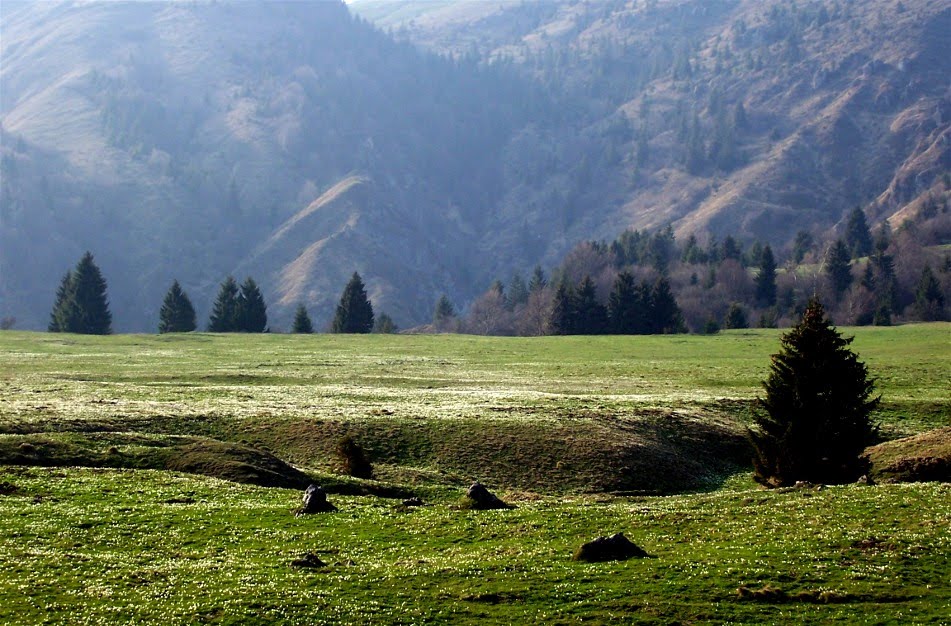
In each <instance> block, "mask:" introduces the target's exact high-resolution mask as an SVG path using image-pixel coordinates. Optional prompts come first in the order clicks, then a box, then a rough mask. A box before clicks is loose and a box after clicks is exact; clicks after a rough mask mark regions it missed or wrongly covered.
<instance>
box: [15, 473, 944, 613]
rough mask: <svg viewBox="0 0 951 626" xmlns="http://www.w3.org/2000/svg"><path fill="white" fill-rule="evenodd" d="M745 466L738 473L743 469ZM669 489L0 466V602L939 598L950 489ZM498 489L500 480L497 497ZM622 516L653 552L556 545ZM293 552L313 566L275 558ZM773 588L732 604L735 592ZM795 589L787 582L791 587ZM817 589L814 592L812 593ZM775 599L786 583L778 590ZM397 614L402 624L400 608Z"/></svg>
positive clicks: (463, 607)
mask: <svg viewBox="0 0 951 626" xmlns="http://www.w3.org/2000/svg"><path fill="white" fill-rule="evenodd" d="M743 480H746V479H743ZM743 480H740V481H739V482H737V481H734V488H730V489H727V490H725V491H722V492H714V493H709V494H703V495H684V496H669V497H639V498H605V497H603V496H597V497H595V496H575V497H569V498H541V499H538V498H532V499H530V500H524V501H518V502H517V504H518V508H517V509H514V510H508V511H458V510H454V509H453V508H452V507H451V501H449V500H437V501H435V502H434V503H430V505H429V506H424V507H419V508H416V509H413V510H411V511H406V510H399V509H398V508H397V507H395V505H394V501H393V500H389V499H380V498H375V497H351V496H333V497H332V499H333V501H334V503H335V504H336V505H337V506H338V507H339V509H340V510H339V512H337V513H332V514H325V515H314V516H308V517H306V518H295V517H294V516H293V509H294V508H295V507H296V506H297V505H298V502H299V492H297V491H288V490H281V489H262V488H257V487H250V486H243V485H236V484H233V483H227V482H221V481H215V480H211V479H202V478H193V477H188V476H184V475H179V474H168V473H158V472H149V471H146V472H143V471H115V470H108V471H91V470H43V469H18V468H10V469H7V470H3V471H0V481H5V482H13V483H16V484H18V485H19V486H20V490H21V493H19V494H17V495H4V496H0V515H3V516H4V519H5V520H6V523H5V524H4V526H3V528H2V531H0V558H2V559H3V562H4V563H7V564H10V565H11V566H10V567H9V568H5V570H4V573H2V574H0V600H2V602H0V607H2V608H0V619H4V620H6V621H9V620H10V619H11V618H12V617H13V616H18V618H19V620H18V621H22V620H26V621H28V622H34V621H42V620H53V621H60V619H68V620H69V621H71V622H73V623H97V621H106V622H108V621H110V620H115V619H116V618H117V616H121V619H123V620H126V621H129V620H140V621H141V620H145V621H151V622H158V621H161V622H162V623H188V622H193V621H194V620H195V619H198V618H199V617H198V616H204V617H203V619H207V620H210V621H220V622H228V621H235V620H238V621H244V620H251V621H255V620H261V621H266V620H275V619H278V620H285V621H288V622H290V623H305V622H311V623H357V622H360V621H361V620H367V619H370V620H373V621H377V622H384V623H405V622H406V621H407V619H408V618H407V616H411V617H412V620H419V621H422V620H430V621H433V620H434V621H446V622H458V621H462V622H468V621H472V622H474V621H479V620H490V621H493V622H513V621H514V622H526V621H531V620H534V619H539V618H540V617H539V616H545V618H546V619H548V620H549V621H571V620H575V619H581V618H585V619H593V620H601V621H604V620H609V619H611V616H612V615H613V616H615V617H616V618H621V619H624V620H625V621H630V620H632V619H633V620H636V619H641V618H643V619H645V620H648V621H649V618H650V619H654V618H656V619H660V618H663V619H676V620H679V621H711V622H725V621H739V622H744V623H756V622H759V623H762V622H763V621H770V620H771V619H773V617H772V616H775V615H776V614H777V613H776V611H778V610H781V611H783V612H784V613H785V614H786V615H787V616H788V617H789V619H793V620H794V621H800V622H801V621H835V620H844V621H849V619H850V617H852V618H854V616H855V615H856V611H860V612H862V613H867V612H868V611H874V613H875V615H876V616H877V619H878V620H879V621H883V622H888V621H896V622H901V621H903V617H902V616H908V615H915V616H916V617H915V619H917V620H919V621H920V622H922V623H927V622H929V621H933V622H937V621H938V620H940V619H941V617H942V615H944V614H943V609H944V608H946V606H947V602H948V601H949V599H951V595H949V590H948V587H947V585H946V584H945V583H946V575H947V563H946V558H945V555H946V554H947V553H948V551H949V550H951V537H949V535H948V533H947V532H946V529H947V527H948V525H949V524H951V505H949V502H951V498H949V496H951V488H949V486H948V485H938V484H919V485H892V486H880V487H860V486H848V487H835V488H827V489H822V490H795V491H793V490H791V491H786V492H781V493H780V492H775V491H773V492H768V491H761V490H759V489H752V488H751V489H744V488H743V487H744V486H745V484H744V483H743ZM506 497H510V496H509V495H506ZM617 531H623V532H624V533H625V534H626V535H627V536H628V537H629V538H630V539H631V540H632V541H634V542H635V543H636V544H637V545H639V546H642V547H644V548H645V549H646V550H647V551H648V552H649V553H650V554H651V555H652V556H653V558H650V559H643V560H633V561H626V562H615V563H602V564H585V563H577V562H572V561H571V560H570V557H571V554H572V552H573V551H574V549H575V548H577V546H578V545H580V543H582V542H584V541H588V540H590V539H592V538H594V537H596V536H600V535H604V534H607V533H613V532H617ZM308 552H313V553H315V554H317V555H319V556H320V558H321V560H323V561H324V562H326V563H327V564H328V566H327V567H326V568H321V569H319V570H302V569H300V568H294V567H292V566H291V565H290V564H291V562H292V561H293V560H294V559H297V558H300V556H301V555H303V554H305V553H308ZM740 588H747V589H752V590H760V589H764V588H771V589H777V590H780V591H781V592H782V594H783V596H782V597H779V596H777V597H775V598H773V599H772V600H770V599H768V598H767V599H761V600H760V601H754V602H750V601H748V600H746V599H744V598H743V597H741V596H740V595H739V594H738V589H740ZM796 598H798V599H796ZM823 598H824V600H823ZM791 599H792V600H791ZM412 620H411V621H412Z"/></svg>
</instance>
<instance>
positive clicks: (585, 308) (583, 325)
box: [575, 276, 608, 335]
mask: <svg viewBox="0 0 951 626" xmlns="http://www.w3.org/2000/svg"><path fill="white" fill-rule="evenodd" d="M575 311H576V314H577V327H576V329H575V332H577V333H578V334H579V335H602V334H604V333H605V332H607V326H608V312H607V310H606V309H605V308H604V305H603V304H601V303H600V302H598V296H597V293H596V290H595V288H594V282H593V281H592V280H591V277H590V276H585V278H584V280H583V281H581V285H579V287H578V294H577V298H576V300H575Z"/></svg>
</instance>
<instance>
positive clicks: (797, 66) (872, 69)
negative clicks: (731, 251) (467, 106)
mask: <svg viewBox="0 0 951 626" xmlns="http://www.w3.org/2000/svg"><path fill="white" fill-rule="evenodd" d="M395 7H399V10H398V11H396V10H394V8H395ZM353 8H354V9H355V10H356V11H357V12H358V13H361V14H363V15H365V16H366V17H367V18H368V19H372V20H374V21H375V22H376V23H377V24H378V25H380V26H381V27H382V28H385V29H388V30H389V31H390V32H391V33H392V34H393V35H394V36H396V37H397V38H399V39H401V40H406V41H412V42H414V43H416V44H417V45H420V46H422V47H424V48H428V49H431V50H435V51H438V52H440V53H443V54H449V55H457V56H471V55H477V56H478V57H480V58H482V59H485V60H493V61H495V62H497V63H509V64H514V65H515V66H517V67H519V68H521V70H522V71H523V72H524V73H525V74H526V75H527V76H530V77H531V78H533V79H534V80H537V81H540V82H542V83H543V84H546V85H547V86H548V89H550V90H553V91H558V92H560V93H563V94H570V100H571V101H572V102H574V103H575V107H576V108H581V109H583V110H584V111H585V112H586V113H588V114H589V115H590V118H591V119H590V126H589V127H592V126H594V125H596V124H598V123H601V124H610V123H611V120H612V118H614V117H616V116H617V115H618V113H621V114H623V117H624V119H625V121H626V122H627V123H628V124H629V126H630V128H631V129H632V131H633V137H632V138H631V139H630V141H628V142H627V143H624V142H622V145H621V146H619V147H618V151H619V155H618V158H619V159H620V160H621V161H622V163H621V164H620V169H621V170H623V171H624V177H625V179H626V182H627V184H626V185H625V187H626V188H624V189H622V190H614V191H618V192H619V195H620V200H619V203H620V206H619V207H616V208H615V211H609V214H614V213H620V214H621V215H623V216H624V219H623V221H626V222H628V223H629V225H630V226H632V227H635V228H658V227H662V226H665V225H667V224H673V225H674V227H675V231H676V232H677V234H678V235H679V236H684V235H686V234H689V233H701V232H711V233H713V234H714V235H717V236H721V237H722V236H724V235H725V234H728V233H732V234H740V235H743V236H747V237H757V238H760V239H763V240H770V241H772V242H773V243H774V244H775V243H784V242H786V241H787V240H788V238H789V237H790V236H791V234H792V233H795V232H796V230H799V229H806V230H808V229H814V230H817V231H824V230H827V229H828V228H830V227H832V226H834V225H835V224H837V223H838V222H839V220H840V219H841V218H842V216H843V215H844V213H845V212H846V211H847V210H849V209H851V208H853V207H854V206H856V205H859V206H863V207H865V208H866V211H867V213H869V215H870V218H872V219H873V220H878V219H886V218H892V217H893V216H897V217H898V218H899V220H900V219H901V218H902V217H903V216H905V215H907V213H908V210H909V207H910V208H911V209H915V208H917V207H918V206H919V205H920V204H921V203H922V201H923V200H924V199H926V198H928V197H929V196H931V195H934V194H939V195H944V196H946V197H947V195H948V191H949V188H951V181H949V180H948V179H947V174H948V172H949V170H951V97H949V87H948V81H947V77H948V76H949V74H951V38H949V37H948V33H949V32H951V6H949V5H948V3H947V2H944V1H942V0H920V1H916V2H891V1H868V2H858V3H856V2H845V1H842V0H821V1H808V2H793V3H789V2H781V1H777V0H768V1H761V0H720V1H717V2H699V1H695V0H668V1H666V2H665V1H658V0H646V1H643V2H631V1H627V0H606V1H604V2H597V3H587V2H543V3H524V2H491V3H488V2H485V3H477V2H468V3H467V2H458V3H429V2H425V1H408V2H395V1H394V0H358V1H357V2H356V3H355V4H354V5H353ZM738 113H740V114H741V115H742V119H741V120H739V121H738V120H737V114H738Z"/></svg>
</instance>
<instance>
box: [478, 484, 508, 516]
mask: <svg viewBox="0 0 951 626" xmlns="http://www.w3.org/2000/svg"><path fill="white" fill-rule="evenodd" d="M466 499H467V500H468V501H469V502H468V504H469V507H468V508H470V509H476V510H479V511H488V510H491V509H512V508H515V507H513V506H512V505H511V504H508V503H506V502H503V501H502V500H501V499H500V498H499V497H498V496H496V495H495V494H494V493H492V492H491V491H489V490H488V489H486V487H485V485H483V484H482V483H480V482H474V483H472V486H471V487H469V491H467V492H466Z"/></svg>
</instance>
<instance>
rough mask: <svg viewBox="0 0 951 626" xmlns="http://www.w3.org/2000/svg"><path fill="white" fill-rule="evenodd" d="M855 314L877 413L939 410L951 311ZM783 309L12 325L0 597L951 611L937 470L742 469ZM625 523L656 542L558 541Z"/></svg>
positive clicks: (305, 615) (0, 478)
mask: <svg viewBox="0 0 951 626" xmlns="http://www.w3.org/2000/svg"><path fill="white" fill-rule="evenodd" d="M846 333H847V334H853V333H854V334H855V336H856V338H855V342H854V344H853V347H854V349H855V350H856V351H857V352H859V354H860V355H861V358H862V359H863V360H865V361H866V363H867V364H868V366H869V368H870V370H871V372H872V374H873V375H874V376H876V377H877V378H878V380H879V383H878V388H879V391H880V392H881V393H882V394H883V395H884V400H883V405H882V410H881V411H880V412H879V414H878V415H877V416H876V418H877V419H878V420H880V421H881V425H882V433H883V435H884V436H885V437H886V438H895V437H899V436H905V435H912V434H917V433H922V432H926V431H929V430H932V429H934V428H937V427H943V426H949V425H951V412H949V402H948V399H949V398H948V389H949V387H948V383H949V366H948V353H949V347H951V325H949V324H923V325H910V326H902V327H896V328H856V329H846ZM780 334H781V331H776V330H749V331H730V332H725V333H721V334H719V335H715V336H677V337H546V338H533V339H521V338H485V337H468V336H403V335H398V336H332V335H314V336H289V335H242V336H237V335H232V336H224V335H206V334H194V335H185V336H168V335H166V336H138V335H120V336H112V337H87V336H75V335H56V334H36V333H21V332H3V333H0V460H2V461H3V463H5V465H0V515H2V517H3V519H4V524H3V526H2V529H0V562H2V563H3V564H4V566H3V568H2V569H0V621H2V622H4V623H75V624H95V623H127V622H141V621H147V622H161V623H202V622H213V623H235V624H237V623H242V624H246V623H274V622H286V623H302V624H311V623H354V624H364V623H440V622H448V623H467V622H477V621H486V620H488V621H490V622H498V623H574V622H577V621H590V622H595V623H598V622H601V623H607V622H618V623H631V622H644V623H724V622H734V623H750V624H759V623H803V622H805V623H809V622H812V623H830V622H832V623H834V622H839V623H849V624H852V623H935V624H938V623H946V619H947V614H948V613H947V609H948V606H951V586H949V579H951V566H949V561H948V557H947V555H948V554H949V553H951V533H949V532H948V530H947V528H948V527H951V504H949V502H951V497H949V496H951V488H949V485H947V484H944V483H921V484H887V485H874V486H860V485H849V486H841V487H829V488H825V489H819V488H805V489H794V490H776V491H765V490H762V489H760V488H759V487H757V486H756V485H755V484H754V483H752V481H751V479H750V476H749V470H748V466H747V462H746V461H745V459H746V458H748V449H747V448H746V444H745V440H744V438H743V431H744V428H745V426H746V425H747V424H748V423H749V421H750V419H751V407H752V401H753V399H754V398H755V397H756V396H757V395H758V394H759V393H760V387H759V383H760V381H761V380H762V379H763V377H764V376H765V374H766V371H767V369H768V364H769V355H770V354H771V353H773V352H775V351H776V350H777V349H778V346H779V336H780ZM344 434H351V435H353V436H354V437H356V438H357V440H358V441H359V442H360V443H361V444H362V445H363V446H364V447H365V448H366V449H367V451H368V453H369V455H370V458H371V460H372V461H373V462H374V466H375V470H376V476H375V478H376V479H375V480H369V481H361V480H356V479H349V478H343V477H340V476H339V475H336V474H335V473H334V468H335V459H334V454H333V450H334V446H335V443H336V441H337V440H338V439H339V438H340V436H342V435H344ZM264 455H268V456H267V458H264ZM281 460H283V461H288V462H290V463H292V464H293V465H294V468H290V466H286V468H287V469H282V466H281V465H280V464H279V461H281ZM268 463H270V465H268ZM255 464H257V465H255ZM81 466H85V467H81ZM252 466H254V467H252ZM262 467H263V468H264V469H262ZM249 468H250V469H251V470H255V471H257V473H256V474H254V476H255V477H256V478H257V479H260V478H261V477H262V476H263V477H264V478H265V479H266V480H258V482H259V483H261V484H281V485H284V487H265V486H259V485H252V484H239V483H237V482H234V481H226V480H220V478H221V477H224V478H236V477H237V478H239V479H240V477H242V476H245V475H246V474H247V472H249V471H250V470H249ZM171 469H183V470H185V471H187V472H189V473H182V472H174V471H169V470H171ZM292 472H297V473H298V474H294V473H292ZM252 473H253V472H252ZM247 475H250V474H247ZM273 477H278V478H280V479H282V480H285V482H280V481H278V480H277V479H273V480H272V478H273ZM474 479H480V480H482V481H483V482H485V483H486V484H487V485H488V486H489V487H490V488H491V489H493V490H494V491H496V492H497V493H499V495H501V496H502V497H503V498H504V499H506V500H507V501H509V502H511V503H513V504H515V505H516V506H517V507H518V508H516V509H514V510H509V511H481V512H480V511H467V510H460V509H459V507H458V504H459V500H460V497H461V495H462V494H463V493H464V489H465V487H466V486H468V484H469V482H471V481H472V480H474ZM300 480H305V481H306V480H315V481H317V482H320V483H321V484H324V485H326V486H327V487H328V489H329V490H330V492H331V495H330V500H331V501H332V502H333V503H334V504H336V505H337V506H338V507H339V509H340V510H339V511H338V512H336V513H330V514H321V515H314V516H307V517H301V518H295V517H294V515H293V511H294V510H295V509H296V508H297V507H298V506H299V505H300V495H301V494H300V490H299V489H298V488H297V485H298V482H299V481H300ZM268 481H270V482H268ZM251 482H254V480H252V481H251ZM288 485H294V488H286V487H287V486H288ZM409 494H416V495H421V496H422V497H423V498H424V500H426V502H427V503H428V506H425V507H422V508H418V509H407V508H403V507H400V506H398V505H399V501H400V500H399V499H398V498H397V496H398V497H403V496H406V495H409ZM618 531H623V532H624V533H625V534H626V535H627V536H628V537H629V538H630V539H631V540H632V541H634V542H635V543H636V544H638V545H640V546H641V547H643V548H644V549H645V550H647V552H648V553H649V554H651V558H648V559H632V560H630V561H625V562H616V563H603V564H585V563H578V562H573V561H571V560H570V556H571V554H572V552H573V551H574V549H575V548H577V547H578V546H579V545H580V544H581V543H583V542H584V541H587V540H590V539H593V538H594V537H597V536H600V535H607V534H611V533H614V532H618ZM305 553H313V554H316V555H318V556H319V558H320V559H321V560H322V561H324V562H325V563H326V564H327V566H326V567H323V568H317V569H308V568H299V567H294V566H293V565H292V561H294V560H295V559H298V558H300V557H301V556H302V555H304V554H305Z"/></svg>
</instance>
